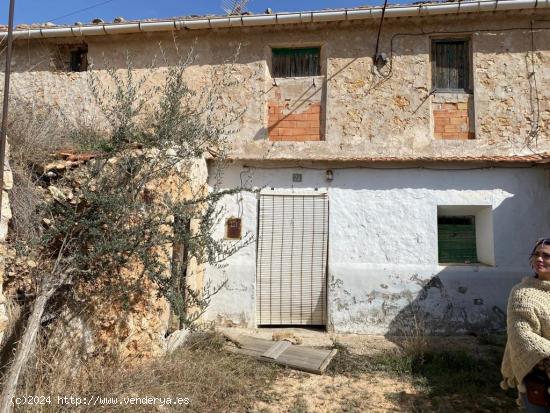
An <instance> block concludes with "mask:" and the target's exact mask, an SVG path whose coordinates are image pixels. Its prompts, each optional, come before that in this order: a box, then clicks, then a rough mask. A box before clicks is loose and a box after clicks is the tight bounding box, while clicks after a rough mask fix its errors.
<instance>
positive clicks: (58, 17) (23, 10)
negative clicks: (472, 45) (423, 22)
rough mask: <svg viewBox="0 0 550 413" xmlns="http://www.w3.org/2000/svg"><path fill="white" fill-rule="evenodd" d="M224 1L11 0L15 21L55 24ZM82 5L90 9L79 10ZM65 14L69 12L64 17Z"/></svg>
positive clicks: (0, 0) (310, 2)
mask: <svg viewBox="0 0 550 413" xmlns="http://www.w3.org/2000/svg"><path fill="white" fill-rule="evenodd" d="M224 1H225V2H226V3H230V2H231V0H196V1H192V0H15V22H16V24H19V23H37V22H47V21H52V20H55V23H57V24H72V23H74V22H76V21H81V22H84V23H86V22H90V21H91V20H92V19H93V18H95V17H100V18H102V19H103V20H105V21H112V20H113V18H114V17H116V16H122V17H124V18H126V19H145V18H170V17H174V16H188V15H194V14H197V15H204V14H223V13H224V12H223V10H222V7H221V5H222V3H223V2H224ZM382 3H383V1H381V0H317V1H314V0H294V1H292V0H250V1H249V3H248V6H247V8H248V10H249V11H251V12H253V13H263V11H264V10H265V9H266V8H267V7H271V8H272V9H273V11H274V12H284V11H298V10H320V9H323V8H341V7H357V6H367V5H379V4H382ZM390 3H392V1H390ZM393 3H395V1H394V2H393ZM86 8H90V9H88V10H82V9H86ZM8 10H9V0H0V23H2V24H7V21H8ZM79 10H81V11H79ZM73 13H74V14H73ZM68 14H70V15H69V16H67V15H68ZM63 16H64V17H63Z"/></svg>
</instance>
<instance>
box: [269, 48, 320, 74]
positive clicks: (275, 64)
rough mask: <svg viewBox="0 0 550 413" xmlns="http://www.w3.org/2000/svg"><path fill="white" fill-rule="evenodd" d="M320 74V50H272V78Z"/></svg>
mask: <svg viewBox="0 0 550 413" xmlns="http://www.w3.org/2000/svg"><path fill="white" fill-rule="evenodd" d="M320 74H321V49H320V48H318V47H309V48H298V49H289V48H286V49H283V48H281V49H272V75H273V77H299V76H319V75H320Z"/></svg>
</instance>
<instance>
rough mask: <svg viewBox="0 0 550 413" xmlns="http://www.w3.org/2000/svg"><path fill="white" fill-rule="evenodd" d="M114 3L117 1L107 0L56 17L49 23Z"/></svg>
mask: <svg viewBox="0 0 550 413" xmlns="http://www.w3.org/2000/svg"><path fill="white" fill-rule="evenodd" d="M113 1H116V0H105V1H102V2H101V3H97V4H93V5H91V6H88V7H85V8H83V9H79V10H75V11H73V12H71V13H67V14H64V15H63V16H59V17H56V18H55V19H50V20H48V21H49V22H54V21H57V20H59V19H63V18H65V17H69V16H73V15H75V14H78V13H80V12H83V11H87V10H91V9H95V8H96V7H99V6H103V5H105V4H108V3H112V2H113Z"/></svg>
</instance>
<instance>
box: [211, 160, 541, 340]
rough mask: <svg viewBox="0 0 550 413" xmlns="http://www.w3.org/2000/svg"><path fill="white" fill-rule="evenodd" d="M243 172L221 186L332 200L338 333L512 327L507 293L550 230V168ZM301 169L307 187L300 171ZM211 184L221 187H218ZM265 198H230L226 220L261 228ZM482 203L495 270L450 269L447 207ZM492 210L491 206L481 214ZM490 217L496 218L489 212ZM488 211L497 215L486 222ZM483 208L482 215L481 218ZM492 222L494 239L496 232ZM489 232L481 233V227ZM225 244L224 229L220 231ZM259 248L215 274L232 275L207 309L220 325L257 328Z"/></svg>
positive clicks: (332, 310) (332, 288) (332, 311)
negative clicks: (442, 224)
mask: <svg viewBox="0 0 550 413" xmlns="http://www.w3.org/2000/svg"><path fill="white" fill-rule="evenodd" d="M332 170H333V172H334V179H333V181H332V182H327V181H326V179H325V176H326V175H325V169H319V170H316V169H303V168H273V169H261V168H253V167H250V168H243V167H242V165H238V164H237V165H231V166H230V167H228V168H227V169H226V171H225V175H224V177H223V183H222V187H226V188H231V187H235V186H238V185H241V183H243V184H244V183H247V184H248V185H250V186H252V187H256V188H271V187H273V188H274V189H277V190H289V191H291V190H292V189H293V188H295V189H297V190H298V189H299V190H303V189H309V190H315V188H318V189H319V190H326V191H328V194H329V208H330V211H329V257H328V271H329V274H328V279H329V299H328V305H329V309H328V311H329V329H334V330H336V331H341V332H343V331H347V332H358V333H371V334H382V333H388V332H390V333H407V331H405V330H407V329H410V328H411V326H412V325H424V326H425V327H428V328H430V329H431V330H433V331H438V332H444V333H453V332H460V331H466V330H487V329H501V328H503V326H504V324H503V323H504V312H505V309H506V300H507V295H508V292H509V290H510V288H511V286H512V285H514V284H515V283H516V282H517V281H519V280H520V279H521V277H522V276H525V275H529V274H530V269H529V266H528V255H529V252H530V248H531V246H532V244H533V243H534V242H535V241H536V239H537V238H539V237H542V236H549V235H550V223H549V219H548V218H549V216H550V215H549V212H550V206H549V203H548V196H549V192H550V189H548V186H547V185H546V179H545V177H546V172H545V171H543V170H540V169H526V168H489V169H474V170H429V169H419V168H417V169H385V170H382V169H369V168H349V169H337V168H332ZM293 173H301V174H302V175H303V180H302V182H301V183H294V184H293V182H292V174H293ZM211 184H212V183H211ZM257 202H258V200H257V197H256V196H255V194H253V193H247V192H243V193H241V194H238V195H234V196H229V197H226V198H225V199H224V206H225V208H226V216H228V217H229V216H240V217H242V219H243V227H244V230H245V231H249V232H250V233H251V234H254V235H255V234H256V232H257ZM453 205H456V206H462V207H464V206H475V207H476V208H477V209H478V210H479V211H478V212H479V214H482V215H483V214H484V217H481V218H483V219H481V220H480V221H482V227H483V228H482V230H483V231H484V235H482V236H478V242H479V241H481V242H484V243H491V238H493V239H494V243H493V245H484V246H482V248H481V251H482V254H483V256H484V257H491V256H492V257H494V263H495V265H494V266H487V265H462V266H440V265H439V264H438V262H437V257H438V255H437V213H438V206H440V207H442V206H446V207H449V206H453ZM480 208H481V209H480ZM488 211H492V212H491V213H489V212H488ZM487 214H489V215H490V216H487ZM477 215H478V213H476V216H477ZM491 226H492V234H491V233H488V232H487V231H489V232H491V231H490V229H491ZM478 229H479V227H478ZM217 235H219V236H221V237H223V223H220V225H219V228H218V234H217ZM255 256H256V248H255V244H254V243H253V244H250V245H248V246H246V247H245V248H243V249H242V250H240V251H239V252H238V253H237V254H236V255H234V256H233V257H231V258H230V259H229V260H228V261H227V263H226V264H227V265H226V266H225V268H221V269H216V268H208V269H207V271H206V277H207V279H209V280H211V281H212V282H213V283H216V282H220V281H221V280H223V279H225V278H227V279H228V284H227V288H226V289H225V290H224V291H222V292H220V293H219V294H218V295H217V296H215V297H214V298H213V300H212V304H211V306H210V308H209V310H208V312H207V317H208V318H209V319H212V320H218V321H222V320H231V321H232V322H234V323H237V324H241V325H246V326H248V327H254V326H255V325H256V324H255V319H254V317H255V315H254V310H255V299H254V294H255V292H254V285H255Z"/></svg>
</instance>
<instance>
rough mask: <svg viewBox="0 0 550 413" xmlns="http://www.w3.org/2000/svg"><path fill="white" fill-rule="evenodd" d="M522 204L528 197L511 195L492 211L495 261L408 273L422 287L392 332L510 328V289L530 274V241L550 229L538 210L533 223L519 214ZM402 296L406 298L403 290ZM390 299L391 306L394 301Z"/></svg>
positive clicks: (411, 333)
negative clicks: (430, 273)
mask: <svg viewBox="0 0 550 413" xmlns="http://www.w3.org/2000/svg"><path fill="white" fill-rule="evenodd" d="M518 204H525V202H522V201H521V200H518V199H514V198H513V197H512V198H508V199H506V200H505V201H503V202H502V203H501V205H500V206H499V207H498V208H496V209H495V210H494V211H493V222H494V246H495V254H496V256H495V258H496V267H489V266H485V265H482V264H481V265H449V266H446V267H442V268H443V269H442V270H441V271H439V272H438V273H437V274H435V275H433V276H431V277H428V278H423V277H420V276H419V275H418V274H412V275H410V277H408V280H409V282H410V283H412V284H415V287H420V289H419V290H418V289H417V288H415V291H418V292H417V293H416V294H415V296H414V297H412V298H411V297H410V295H409V298H408V299H407V301H408V304H407V305H406V306H405V307H402V308H401V309H400V310H398V311H397V314H396V315H395V316H394V317H393V319H392V320H391V321H390V322H389V324H388V329H387V333H386V336H387V337H388V338H391V337H392V336H404V337H414V336H418V335H459V334H473V335H479V334H485V333H492V332H500V331H504V330H505V329H506V305H507V300H508V295H509V292H510V290H511V288H512V287H513V286H514V285H515V284H517V283H518V282H519V281H520V280H521V279H522V278H523V277H526V276H530V275H531V272H530V270H529V264H528V257H529V252H530V248H531V245H532V244H533V243H534V242H535V240H536V239H537V238H539V237H541V236H544V235H545V232H547V231H548V228H546V227H543V226H536V225H535V224H534V223H535V222H537V220H538V218H537V217H536V216H535V215H536V212H535V211H534V210H533V212H532V213H533V214H534V215H533V216H532V219H531V220H529V221H530V222H529V223H527V222H525V221H522V222H520V221H521V220H519V219H517V218H514V217H519V216H523V215H522V214H521V215H520V214H518V212H519V211H518V209H519V205H518ZM533 208H534V206H533ZM541 222H544V221H541ZM403 278H405V277H403ZM409 291H410V290H409ZM399 299H400V300H401V302H403V301H402V300H403V295H401V296H400V297H399ZM390 300H391V298H390ZM396 304H397V303H396ZM386 305H389V307H391V303H386Z"/></svg>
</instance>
